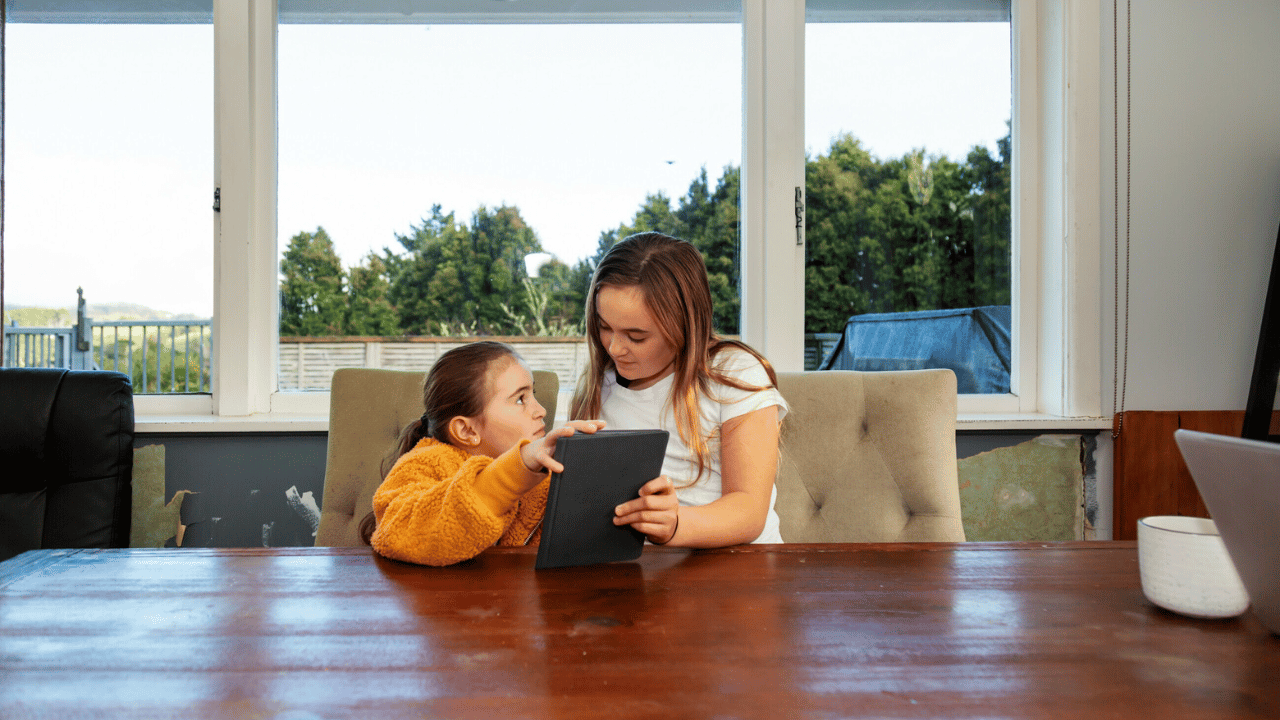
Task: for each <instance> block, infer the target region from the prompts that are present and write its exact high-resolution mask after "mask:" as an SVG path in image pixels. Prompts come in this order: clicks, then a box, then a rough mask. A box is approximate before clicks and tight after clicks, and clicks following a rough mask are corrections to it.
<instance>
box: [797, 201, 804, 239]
mask: <svg viewBox="0 0 1280 720" xmlns="http://www.w3.org/2000/svg"><path fill="white" fill-rule="evenodd" d="M803 244H804V188H802V187H797V188H796V245H803Z"/></svg>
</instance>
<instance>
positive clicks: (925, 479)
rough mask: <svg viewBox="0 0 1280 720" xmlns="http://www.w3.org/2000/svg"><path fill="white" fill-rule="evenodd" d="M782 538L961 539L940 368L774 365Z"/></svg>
mask: <svg viewBox="0 0 1280 720" xmlns="http://www.w3.org/2000/svg"><path fill="white" fill-rule="evenodd" d="M778 389H779V391H781V392H782V396H783V397H784V398H786V400H787V404H788V405H789V406H790V412H789V413H788V414H787V417H786V419H785V420H783V423H782V441H781V449H782V458H781V462H780V464H779V470H778V481H777V482H778V500H777V502H776V503H775V509H776V510H777V512H778V519H779V520H780V521H781V531H782V537H783V539H784V540H786V541H787V542H902V541H963V540H964V539H965V538H964V526H963V525H962V524H961V518H960V488H959V485H958V480H957V469H956V468H957V463H956V435H955V428H956V376H955V373H953V372H952V371H950V370H913V371H902V372H854V371H841V370H829V371H822V372H804V373H778Z"/></svg>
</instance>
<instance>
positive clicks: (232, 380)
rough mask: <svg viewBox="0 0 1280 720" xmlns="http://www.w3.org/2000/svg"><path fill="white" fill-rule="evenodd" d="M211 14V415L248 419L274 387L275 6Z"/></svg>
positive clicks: (226, 1)
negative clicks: (215, 200)
mask: <svg viewBox="0 0 1280 720" xmlns="http://www.w3.org/2000/svg"><path fill="white" fill-rule="evenodd" d="M213 10H214V12H213V15H214V66H215V69H214V94H215V101H214V108H215V110H214V112H215V115H216V120H215V123H214V128H215V129H214V145H215V156H216V160H215V165H214V177H215V180H214V183H215V187H216V188H217V189H218V191H219V211H218V212H217V213H215V217H214V319H213V396H214V413H215V414H217V415H228V416H244V415H252V414H255V413H263V412H267V411H269V410H270V396H271V392H272V391H273V390H274V389H275V372H276V371H275V355H276V324H277V321H276V317H277V312H278V308H277V302H276V258H275V256H276V240H275V235H276V207H275V201H276V198H275V195H276V117H275V115H276V33H275V24H276V2H275V0H214V9H213ZM211 199H212V193H211Z"/></svg>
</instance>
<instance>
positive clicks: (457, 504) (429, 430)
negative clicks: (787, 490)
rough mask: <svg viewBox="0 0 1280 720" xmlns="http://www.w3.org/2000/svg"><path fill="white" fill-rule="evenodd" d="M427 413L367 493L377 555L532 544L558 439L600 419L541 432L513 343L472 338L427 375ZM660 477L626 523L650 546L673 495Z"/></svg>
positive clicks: (401, 556)
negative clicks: (644, 505)
mask: <svg viewBox="0 0 1280 720" xmlns="http://www.w3.org/2000/svg"><path fill="white" fill-rule="evenodd" d="M423 406H424V407H425V408H426V412H425V413H423V415H422V417H421V418H420V419H419V420H416V421H414V422H413V423H410V424H409V426H408V427H406V428H405V430H404V433H403V434H402V435H401V440H400V447H399V449H398V456H399V457H398V459H397V460H396V462H395V465H394V466H393V467H392V468H391V470H390V472H388V473H387V476H386V479H385V480H383V482H382V485H381V486H379V488H378V491H377V492H376V493H374V496H373V518H374V519H375V523H370V519H369V518H366V519H365V522H363V523H361V535H362V537H364V538H365V539H366V541H367V542H369V543H370V544H371V545H372V546H373V549H374V550H376V551H377V552H378V553H379V554H381V555H384V556H386V557H390V558H395V559H397V560H405V561H407V562H413V563H419V564H423V565H449V564H452V563H456V562H460V561H462V560H468V559H470V558H473V557H475V556H476V555H479V554H480V553H481V552H482V551H484V549H485V548H488V547H492V546H493V545H495V544H496V545H527V544H536V543H537V542H538V539H539V537H540V533H541V525H542V515H543V511H544V510H545V508H546V503H547V488H548V486H549V479H550V473H551V472H553V471H554V472H559V471H561V470H563V469H564V467H563V466H562V465H561V464H560V463H558V462H556V461H555V460H554V459H553V457H552V456H553V454H554V453H555V446H556V441H557V440H558V439H560V438H562V437H567V436H569V435H572V434H573V433H574V432H586V433H594V432H595V431H596V430H599V429H600V428H602V427H604V424H605V423H603V422H601V421H599V420H582V421H576V422H571V423H569V424H568V425H565V426H563V427H560V428H557V429H555V430H553V431H551V433H549V434H548V433H546V431H545V426H544V425H543V417H544V416H545V415H546V411H545V410H544V409H543V408H542V406H541V405H540V404H539V403H538V401H537V400H536V399H534V397H533V375H532V373H530V372H529V368H528V367H527V366H526V365H525V363H524V361H523V360H521V359H520V356H519V355H518V354H516V352H515V350H513V349H512V348H511V347H510V346H507V345H503V344H502V343H496V342H477V343H471V344H469V345H463V346H461V347H458V348H454V349H453V350H450V351H449V352H446V353H445V354H444V355H442V356H441V357H440V359H439V360H437V361H436V364H435V365H434V366H433V367H432V368H431V371H430V372H428V373H427V379H426V384H425V387H424V391H423ZM671 492H672V491H671V484H670V482H668V481H667V479H666V478H656V479H654V480H652V481H650V482H648V483H646V484H645V485H644V487H642V488H641V490H640V497H641V499H643V498H645V497H647V496H650V495H657V494H666V495H667V497H666V498H659V499H657V500H655V501H654V502H652V503H650V505H652V507H651V508H650V510H649V511H647V512H646V513H642V514H641V515H643V516H644V517H640V516H636V517H634V518H632V519H630V520H629V521H628V522H627V523H624V524H630V525H632V526H633V527H635V528H636V530H638V531H640V532H642V533H644V534H645V535H646V537H648V538H649V540H650V541H651V542H659V543H660V542H663V541H665V540H667V539H670V533H669V532H666V530H667V529H668V528H670V527H672V526H674V524H675V498H674V496H673V495H671Z"/></svg>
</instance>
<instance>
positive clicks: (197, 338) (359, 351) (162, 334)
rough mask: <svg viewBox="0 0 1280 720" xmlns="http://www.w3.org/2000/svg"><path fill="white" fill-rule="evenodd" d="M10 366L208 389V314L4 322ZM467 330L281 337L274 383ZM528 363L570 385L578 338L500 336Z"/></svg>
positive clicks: (808, 353) (453, 342)
mask: <svg viewBox="0 0 1280 720" xmlns="http://www.w3.org/2000/svg"><path fill="white" fill-rule="evenodd" d="M4 333H5V335H4V344H5V362H6V364H7V365H9V366H10V367H65V368H72V369H100V370H114V371H117V372H122V373H125V374H126V375H129V376H130V378H131V380H132V382H133V389H134V392H135V393H138V394H180V393H207V392H209V391H210V385H209V379H210V372H209V359H210V356H211V354H212V349H213V340H212V338H213V335H212V331H211V326H210V321H209V320H149V321H145V322H144V321H138V320H119V321H109V322H93V321H91V320H90V321H86V322H82V323H80V325H79V326H77V327H72V328H26V327H16V326H10V327H6V328H5V329H4ZM839 338H840V335H839V333H821V334H816V335H806V336H805V369H806V370H812V369H814V368H816V367H818V365H819V364H820V363H821V361H822V359H823V358H824V357H825V355H827V354H829V353H830V352H831V349H832V348H833V347H834V346H835V344H836V342H837V341H838V340H839ZM478 339H481V338H474V337H410V338H381V337H374V338H363V337H333V338H310V337H282V338H280V345H279V364H278V366H277V385H278V386H279V388H280V389H281V390H283V391H323V390H328V389H329V385H330V382H331V380H332V378H333V372H334V370H336V369H338V368H341V367H368V368H388V369H394V370H411V371H418V372H426V371H427V370H429V369H430V368H431V366H432V364H434V363H435V361H436V359H437V358H439V357H440V355H442V354H443V353H445V352H447V351H448V350H449V349H451V348H454V347H457V346H459V345H463V344H466V343H468V342H471V341H473V340H478ZM484 339H491V340H500V341H502V342H506V343H508V344H510V345H513V346H515V348H516V350H517V351H518V352H519V353H520V354H521V355H522V356H523V357H524V358H525V360H526V361H527V362H528V363H529V366H530V367H532V368H537V369H539V370H551V371H554V372H555V373H556V374H557V375H558V376H559V378H560V387H561V389H562V390H566V389H570V390H571V389H572V388H573V386H574V385H575V384H576V383H577V381H578V376H579V375H580V374H581V373H582V370H583V367H584V366H585V365H586V362H587V346H586V342H585V340H584V339H583V338H582V337H581V336H578V337H500V338H484Z"/></svg>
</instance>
